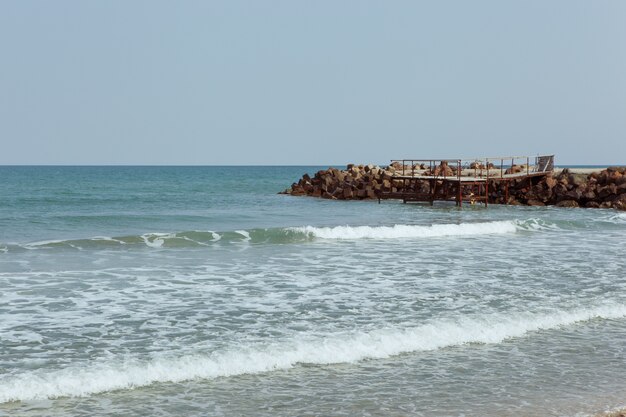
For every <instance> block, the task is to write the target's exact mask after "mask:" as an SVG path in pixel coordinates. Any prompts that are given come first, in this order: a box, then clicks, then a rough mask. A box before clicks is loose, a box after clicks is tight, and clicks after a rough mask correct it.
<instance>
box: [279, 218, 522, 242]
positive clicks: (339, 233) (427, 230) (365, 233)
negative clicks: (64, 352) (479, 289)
mask: <svg viewBox="0 0 626 417" xmlns="http://www.w3.org/2000/svg"><path fill="white" fill-rule="evenodd" d="M520 228H521V223H520V222H518V221H514V220H505V221H494V222H484V223H461V224H433V225H432V226H418V225H403V224H397V225H394V226H336V227H314V226H304V227H293V228H290V229H289V230H293V231H297V232H300V233H305V234H307V235H309V236H312V237H316V238H321V239H399V238H420V237H441V236H466V235H488V234H503V233H515V232H516V231H518V230H519V229H520Z"/></svg>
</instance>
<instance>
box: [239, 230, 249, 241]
mask: <svg viewBox="0 0 626 417" xmlns="http://www.w3.org/2000/svg"><path fill="white" fill-rule="evenodd" d="M235 233H238V234H240V235H241V236H243V240H244V241H248V240H250V239H251V238H250V233H249V232H247V231H246V230H235Z"/></svg>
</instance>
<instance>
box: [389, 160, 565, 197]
mask: <svg viewBox="0 0 626 417" xmlns="http://www.w3.org/2000/svg"><path fill="white" fill-rule="evenodd" d="M531 162H532V163H531ZM390 166H392V167H394V168H395V174H394V176H393V177H392V184H395V185H396V186H394V187H392V189H391V191H388V192H382V193H380V194H379V201H380V200H381V199H400V200H402V201H403V202H405V203H406V202H409V201H422V202H428V203H430V204H431V205H432V204H433V203H434V202H435V201H455V202H456V205H457V206H459V207H461V206H462V205H463V202H464V201H465V202H469V203H471V204H474V203H476V202H482V203H484V204H485V206H487V204H488V201H489V183H490V182H504V186H505V193H506V196H505V201H507V202H508V190H509V183H510V182H511V181H514V180H519V179H524V178H533V177H542V176H545V175H547V174H548V173H550V172H552V171H553V170H554V155H542V156H536V157H532V158H531V157H528V156H506V157H497V158H476V159H465V160H464V159H400V160H392V161H391V165H390Z"/></svg>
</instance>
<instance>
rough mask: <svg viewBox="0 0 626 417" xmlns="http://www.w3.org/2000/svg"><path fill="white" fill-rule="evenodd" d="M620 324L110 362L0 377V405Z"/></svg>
mask: <svg viewBox="0 0 626 417" xmlns="http://www.w3.org/2000/svg"><path fill="white" fill-rule="evenodd" d="M623 317H626V305H622V304H615V303H614V304H611V305H609V304H602V305H596V306H593V307H589V308H579V309H575V310H553V311H549V312H543V313H526V312H519V313H515V314H508V315H503V314H492V315H483V316H475V317H459V318H456V319H439V320H432V321H427V322H424V323H423V324H422V325H420V326H418V327H414V328H405V329H381V330H376V331H372V332H353V333H341V334H331V335H327V336H322V335H309V336H307V337H305V336H303V337H300V338H298V339H293V340H286V341H283V342H282V343H271V344H265V345H255V346H249V347H240V348H234V349H232V350H228V351H223V352H214V353H212V354H207V355H200V354H197V355H187V356H182V357H161V358H156V359H154V360H152V361H148V362H140V361H133V360H130V361H119V362H117V363H116V362H115V361H113V362H112V361H108V362H107V363H98V364H87V365H84V366H73V367H68V368H65V369H60V370H56V371H48V372H45V371H30V372H26V373H23V374H20V375H15V376H9V377H7V376H5V377H2V378H0V403H6V402H10V401H28V400H38V399H46V398H58V397H72V396H86V395H92V394H97V393H101V392H107V391H112V390H121V389H133V388H137V387H143V386H148V385H151V384H155V383H165V382H170V383H172V382H173V383H176V382H182V381H187V380H192V379H212V378H217V377H228V376H234V375H242V374H255V373H262V372H271V371H274V370H285V369H290V368H292V367H294V366H297V365H298V364H312V365H329V364H337V363H355V362H359V361H362V360H366V359H383V358H388V357H391V356H396V355H399V354H403V353H409V352H416V351H428V350H436V349H441V348H445V347H449V346H459V345H465V344H472V343H475V344H487V343H500V342H502V341H504V340H507V339H511V338H517V337H523V336H527V335H528V334H529V333H532V332H536V331H539V330H549V329H555V328H559V327H562V326H569V325H573V324H576V323H579V322H585V321H589V320H592V319H619V318H623Z"/></svg>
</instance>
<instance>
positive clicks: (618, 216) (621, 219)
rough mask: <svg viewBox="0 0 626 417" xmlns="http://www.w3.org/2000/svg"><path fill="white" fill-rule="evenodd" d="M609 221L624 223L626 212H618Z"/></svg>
mask: <svg viewBox="0 0 626 417" xmlns="http://www.w3.org/2000/svg"><path fill="white" fill-rule="evenodd" d="M609 221H610V222H613V223H620V224H624V223H626V213H617V214H615V215H613V216H611V217H610V218H609Z"/></svg>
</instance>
